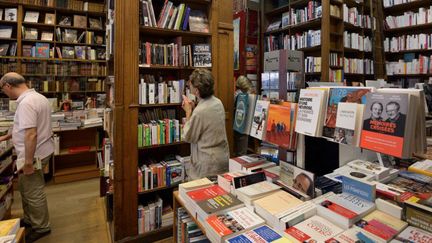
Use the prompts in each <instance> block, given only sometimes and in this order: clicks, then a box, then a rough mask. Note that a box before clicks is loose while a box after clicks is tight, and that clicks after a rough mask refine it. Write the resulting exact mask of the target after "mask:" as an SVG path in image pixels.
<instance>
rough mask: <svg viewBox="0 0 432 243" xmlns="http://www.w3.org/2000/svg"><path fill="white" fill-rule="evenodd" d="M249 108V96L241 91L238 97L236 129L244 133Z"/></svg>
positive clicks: (234, 127) (235, 117)
mask: <svg viewBox="0 0 432 243" xmlns="http://www.w3.org/2000/svg"><path fill="white" fill-rule="evenodd" d="M248 109H249V98H248V94H247V93H240V94H238V95H237V97H236V109H235V115H234V125H233V129H234V131H237V132H238V133H242V134H243V133H244V132H245V127H246V121H247V111H248Z"/></svg>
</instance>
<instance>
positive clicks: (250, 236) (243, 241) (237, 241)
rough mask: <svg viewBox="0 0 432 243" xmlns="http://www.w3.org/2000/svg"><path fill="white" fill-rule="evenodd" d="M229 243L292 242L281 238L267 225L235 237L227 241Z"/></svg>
mask: <svg viewBox="0 0 432 243" xmlns="http://www.w3.org/2000/svg"><path fill="white" fill-rule="evenodd" d="M227 242H228V243H253V242H260V243H267V242H268V243H270V242H275V243H288V242H290V241H289V240H288V239H286V238H285V237H283V236H281V235H280V234H279V233H277V232H276V231H274V230H273V229H272V228H270V227H269V226H267V225H263V226H260V227H258V228H256V229H253V230H249V231H246V232H244V233H243V234H241V235H238V236H234V237H232V238H230V239H227Z"/></svg>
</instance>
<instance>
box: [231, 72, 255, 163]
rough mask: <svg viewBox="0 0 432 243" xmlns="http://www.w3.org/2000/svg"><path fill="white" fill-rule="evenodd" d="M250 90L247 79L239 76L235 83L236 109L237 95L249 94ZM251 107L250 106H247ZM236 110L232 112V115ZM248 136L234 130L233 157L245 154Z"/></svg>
mask: <svg viewBox="0 0 432 243" xmlns="http://www.w3.org/2000/svg"><path fill="white" fill-rule="evenodd" d="M251 90H252V84H251V82H250V80H249V79H248V78H246V77H245V76H243V75H241V76H239V77H238V78H237V81H236V91H235V93H234V100H235V103H234V104H235V106H234V109H236V107H237V101H238V100H237V98H238V97H239V96H238V95H239V94H250V93H251ZM249 105H251V104H249ZM235 113H236V110H235V111H234V114H235ZM248 137H249V134H242V133H239V132H237V131H235V130H234V150H235V151H234V156H241V155H245V154H247V147H248Z"/></svg>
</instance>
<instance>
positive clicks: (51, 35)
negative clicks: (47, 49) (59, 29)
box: [41, 31, 54, 41]
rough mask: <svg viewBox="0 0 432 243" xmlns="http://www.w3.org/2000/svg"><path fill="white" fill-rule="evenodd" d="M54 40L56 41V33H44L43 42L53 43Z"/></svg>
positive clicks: (42, 35)
mask: <svg viewBox="0 0 432 243" xmlns="http://www.w3.org/2000/svg"><path fill="white" fill-rule="evenodd" d="M53 39H54V33H53V32H49V31H42V34H41V40H45V41H53Z"/></svg>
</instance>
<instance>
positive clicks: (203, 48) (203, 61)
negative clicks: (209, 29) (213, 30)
mask: <svg viewBox="0 0 432 243" xmlns="http://www.w3.org/2000/svg"><path fill="white" fill-rule="evenodd" d="M192 53H193V66H194V67H211V66H212V57H211V48H210V44H194V45H193V50H192Z"/></svg>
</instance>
